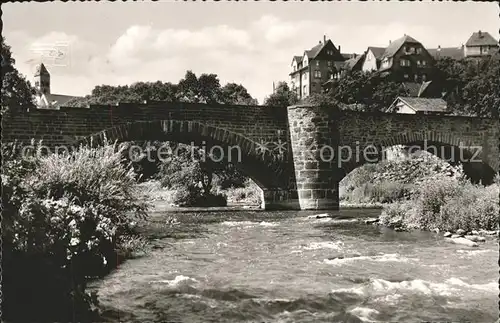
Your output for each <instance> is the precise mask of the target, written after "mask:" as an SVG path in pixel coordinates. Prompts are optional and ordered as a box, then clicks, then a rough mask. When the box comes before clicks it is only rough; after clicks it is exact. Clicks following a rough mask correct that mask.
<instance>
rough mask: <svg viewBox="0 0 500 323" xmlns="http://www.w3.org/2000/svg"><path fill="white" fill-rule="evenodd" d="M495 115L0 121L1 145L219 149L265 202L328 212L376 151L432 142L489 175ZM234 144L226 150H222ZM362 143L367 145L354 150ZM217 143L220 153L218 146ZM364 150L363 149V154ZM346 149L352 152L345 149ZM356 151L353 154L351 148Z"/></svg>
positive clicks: (77, 111)
mask: <svg viewBox="0 0 500 323" xmlns="http://www.w3.org/2000/svg"><path fill="white" fill-rule="evenodd" d="M499 137H500V122H499V120H493V119H486V118H468V117H456V116H432V115H403V114H381V113H378V114H375V113H362V112H354V111H336V110H335V109H328V108H323V107H313V106H292V107H288V108H279V107H276V108H271V107H262V106H228V105H207V104H188V103H155V102H148V103H145V104H120V105H118V106H109V105H106V106H90V107H89V108H70V107H62V108H60V109H58V110H47V109H44V110H42V109H34V110H31V111H24V112H23V111H16V110H13V111H12V112H9V113H8V114H7V115H4V116H3V118H2V143H6V142H11V141H14V140H17V141H18V142H20V143H22V144H24V145H29V144H30V141H31V140H32V139H35V140H37V141H38V140H43V141H42V143H43V144H44V145H45V146H47V147H48V148H49V149H51V150H55V149H56V148H57V146H64V147H68V146H69V147H71V148H73V149H78V145H79V144H82V143H90V142H92V143H94V144H102V143H103V142H104V141H105V139H106V140H108V141H109V142H115V141H118V142H122V141H132V140H133V141H148V140H165V141H166V140H171V141H178V142H182V143H186V144H191V143H194V144H196V145H198V146H202V147H206V148H207V149H211V148H212V147H215V146H219V147H222V148H224V152H225V153H224V162H233V163H234V164H235V166H236V167H237V168H238V169H239V170H240V171H242V172H243V173H244V174H246V175H248V176H249V177H251V178H252V179H253V180H254V181H255V182H256V183H257V184H258V185H259V187H261V189H262V194H263V200H264V206H265V208H266V209H315V210H319V209H338V205H339V197H338V182H339V181H340V180H341V179H342V178H343V177H344V176H345V175H346V174H348V173H349V172H350V171H352V170H353V169H354V168H355V167H358V166H360V165H362V164H364V163H366V162H371V160H368V157H370V158H371V157H377V158H380V156H381V154H380V151H382V150H383V148H384V147H390V146H393V145H399V144H405V145H414V146H416V147H420V148H422V147H425V146H426V145H435V146H437V147H444V148H446V149H445V150H443V151H445V152H446V153H440V151H437V152H436V155H438V156H440V157H442V158H448V157H449V156H448V155H449V153H450V152H456V151H458V147H462V151H464V152H465V154H464V156H465V158H471V157H472V156H473V155H474V151H475V150H476V149H477V148H479V149H480V151H479V153H478V155H477V156H475V157H476V159H480V160H482V162H481V163H473V162H467V161H466V162H465V164H467V165H468V167H465V166H466V165H465V164H464V169H466V171H467V170H468V171H469V173H470V175H471V177H473V176H472V175H476V176H479V177H481V179H483V180H484V179H487V178H490V179H491V178H492V177H493V175H494V174H495V173H497V172H498V165H499V143H498V138H499ZM234 147H238V148H237V149H236V150H235V149H231V148H234ZM368 148H370V149H371V150H375V152H373V151H372V152H370V153H368V154H366V153H359V152H363V151H365V150H366V149H368ZM226 149H227V150H226ZM370 149H368V151H370ZM353 152H354V153H353ZM355 152H358V153H355Z"/></svg>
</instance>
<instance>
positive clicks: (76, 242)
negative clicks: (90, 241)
mask: <svg viewBox="0 0 500 323" xmlns="http://www.w3.org/2000/svg"><path fill="white" fill-rule="evenodd" d="M79 243H80V239H78V238H71V241H70V242H69V245H70V246H76V245H77V244H79Z"/></svg>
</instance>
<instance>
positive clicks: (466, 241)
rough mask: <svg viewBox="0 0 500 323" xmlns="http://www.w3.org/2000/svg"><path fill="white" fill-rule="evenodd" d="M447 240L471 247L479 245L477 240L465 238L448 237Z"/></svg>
mask: <svg viewBox="0 0 500 323" xmlns="http://www.w3.org/2000/svg"><path fill="white" fill-rule="evenodd" d="M446 240H449V241H450V242H453V243H456V244H462V245H466V246H469V247H477V246H479V245H478V244H477V243H476V242H474V241H470V240H469V239H465V238H446Z"/></svg>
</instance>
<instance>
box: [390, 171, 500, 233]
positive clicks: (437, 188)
mask: <svg viewBox="0 0 500 323" xmlns="http://www.w3.org/2000/svg"><path fill="white" fill-rule="evenodd" d="M499 190H500V186H499V185H498V184H494V185H490V186H488V187H483V186H481V185H474V184H471V183H470V182H468V181H462V180H460V181H458V180H452V179H447V178H443V179H439V180H434V181H426V182H424V183H422V184H421V185H420V186H419V188H418V190H417V194H415V195H414V196H413V198H412V199H411V200H410V201H409V203H397V204H395V205H388V206H386V207H385V208H384V211H383V214H382V216H381V221H382V219H383V221H382V222H383V224H387V223H390V222H391V221H393V222H394V221H396V220H395V219H397V218H400V219H401V220H402V222H403V223H402V225H403V226H404V227H407V228H419V229H425V230H430V229H434V228H438V229H440V230H449V231H455V230H457V229H459V228H460V229H464V230H466V231H470V230H477V229H487V230H492V229H498V222H499V212H500V208H499Z"/></svg>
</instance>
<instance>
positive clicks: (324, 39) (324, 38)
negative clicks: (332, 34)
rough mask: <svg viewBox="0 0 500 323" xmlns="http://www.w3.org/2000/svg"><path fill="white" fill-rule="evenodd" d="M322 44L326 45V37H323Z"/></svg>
mask: <svg viewBox="0 0 500 323" xmlns="http://www.w3.org/2000/svg"><path fill="white" fill-rule="evenodd" d="M323 42H324V43H325V44H326V35H323Z"/></svg>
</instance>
